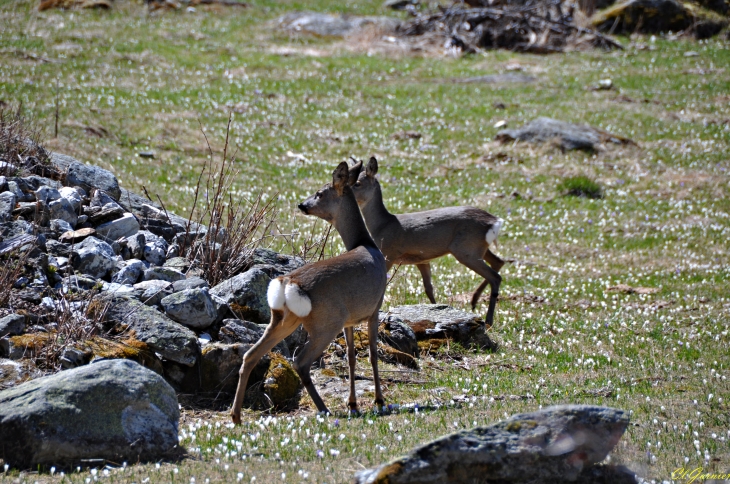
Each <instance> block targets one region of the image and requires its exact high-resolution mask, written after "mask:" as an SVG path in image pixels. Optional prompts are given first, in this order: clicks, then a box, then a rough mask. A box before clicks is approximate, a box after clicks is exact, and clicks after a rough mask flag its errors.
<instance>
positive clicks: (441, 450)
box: [355, 405, 635, 484]
mask: <svg viewBox="0 0 730 484" xmlns="http://www.w3.org/2000/svg"><path fill="white" fill-rule="evenodd" d="M628 425H629V416H628V412H624V411H623V410H618V409H614V408H604V407H594V406H588V405H565V406H557V407H550V408H546V409H543V410H540V411H537V412H533V413H526V414H520V415H514V416H512V417H510V418H509V419H507V420H504V421H502V422H499V423H496V424H493V425H490V426H488V427H475V428H473V429H471V430H463V431H461V432H456V433H454V434H451V435H447V436H445V437H441V438H439V439H436V440H434V441H433V442H430V443H428V444H425V445H422V446H420V447H417V448H416V449H413V450H412V451H411V452H410V453H409V454H408V455H407V456H405V457H401V458H399V459H396V460H395V461H393V462H390V463H388V464H384V465H382V466H380V467H377V468H375V469H367V470H364V471H361V472H359V473H358V474H357V476H356V478H355V482H356V483H358V484H374V483H385V482H387V483H389V484H427V483H428V484H431V483H433V484H436V483H441V482H449V483H457V482H484V483H502V484H503V483H508V482H514V483H523V482H540V483H557V482H573V481H576V480H577V479H579V477H580V476H582V475H585V474H587V475H591V470H590V468H591V467H592V466H594V465H596V464H598V463H599V462H601V461H602V460H604V459H605V458H606V456H607V455H608V454H609V452H611V450H612V449H613V448H614V446H615V445H616V444H617V443H618V441H619V439H620V438H621V436H622V435H623V433H624V432H625V431H626V428H627V427H628ZM626 477H629V476H626V475H625V474H624V479H615V480H606V481H603V480H602V481H593V480H586V479H581V480H580V482H614V483H616V484H618V483H619V482H627V480H626ZM628 482H635V481H628Z"/></svg>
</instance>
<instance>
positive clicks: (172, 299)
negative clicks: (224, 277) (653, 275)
mask: <svg viewBox="0 0 730 484" xmlns="http://www.w3.org/2000/svg"><path fill="white" fill-rule="evenodd" d="M160 304H161V305H162V307H163V308H164V309H165V313H166V314H167V315H168V316H170V317H171V318H172V319H174V320H175V321H177V322H179V323H182V324H184V325H186V326H188V327H191V328H196V329H200V328H207V327H208V326H210V325H211V324H213V322H214V321H215V320H216V318H217V316H218V313H217V311H216V308H215V305H214V304H213V301H212V300H211V298H210V294H209V292H208V288H197V289H186V290H184V291H180V292H176V293H174V294H171V295H169V296H167V297H165V298H164V299H163V300H162V301H160Z"/></svg>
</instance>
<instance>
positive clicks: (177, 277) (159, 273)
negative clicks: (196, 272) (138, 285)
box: [143, 267, 185, 282]
mask: <svg viewBox="0 0 730 484" xmlns="http://www.w3.org/2000/svg"><path fill="white" fill-rule="evenodd" d="M143 278H144V280H145V281H152V280H160V281H167V282H175V281H182V280H183V279H185V274H183V273H182V272H180V271H176V270H175V269H170V268H169V267H150V268H149V269H147V270H146V271H144V276H143Z"/></svg>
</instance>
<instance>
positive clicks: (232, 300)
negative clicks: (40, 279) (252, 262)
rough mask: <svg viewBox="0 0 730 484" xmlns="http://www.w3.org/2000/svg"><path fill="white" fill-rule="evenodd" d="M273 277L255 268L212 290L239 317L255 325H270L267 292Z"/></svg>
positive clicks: (212, 293)
mask: <svg viewBox="0 0 730 484" xmlns="http://www.w3.org/2000/svg"><path fill="white" fill-rule="evenodd" d="M270 280H271V277H270V276H269V275H268V274H267V273H266V272H265V271H263V270H262V269H260V268H257V267H254V268H252V269H250V270H248V271H246V272H244V273H243V274H238V275H237V276H234V277H232V278H230V279H227V280H225V281H223V282H221V283H220V284H218V285H217V286H215V287H214V288H212V289H211V290H210V293H211V295H214V296H217V297H219V298H221V299H222V300H223V301H224V302H225V303H226V304H227V305H228V306H229V307H230V308H231V310H232V311H233V312H234V313H235V314H236V315H237V316H238V317H241V318H244V319H247V320H250V321H253V322H254V323H261V324H268V323H269V320H270V319H271V312H270V310H269V303H268V301H267V299H266V291H267V289H268V287H269V281H270Z"/></svg>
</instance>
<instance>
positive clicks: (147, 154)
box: [137, 151, 155, 159]
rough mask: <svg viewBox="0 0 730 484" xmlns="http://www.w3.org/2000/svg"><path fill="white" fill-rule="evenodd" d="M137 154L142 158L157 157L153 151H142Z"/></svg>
mask: <svg viewBox="0 0 730 484" xmlns="http://www.w3.org/2000/svg"><path fill="white" fill-rule="evenodd" d="M137 156H139V157H140V158H150V159H154V158H155V154H154V153H153V152H152V151H140V152H139V153H137Z"/></svg>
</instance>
